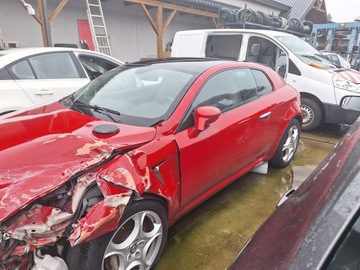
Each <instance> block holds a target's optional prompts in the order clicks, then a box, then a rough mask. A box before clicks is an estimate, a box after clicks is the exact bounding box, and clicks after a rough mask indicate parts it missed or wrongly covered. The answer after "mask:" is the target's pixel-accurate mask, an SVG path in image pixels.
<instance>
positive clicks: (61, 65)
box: [6, 52, 89, 105]
mask: <svg viewBox="0 0 360 270" xmlns="http://www.w3.org/2000/svg"><path fill="white" fill-rule="evenodd" d="M74 59H75V60H76V58H75V56H74V55H73V54H72V53H70V52H51V53H44V54H39V55H35V56H31V57H28V58H24V59H22V60H20V61H17V62H15V63H13V64H10V65H8V66H7V67H6V68H7V70H8V71H9V72H10V74H11V75H12V77H13V78H14V80H15V82H16V84H17V85H18V86H19V87H20V88H21V89H22V90H23V91H24V93H25V94H26V95H27V96H28V97H29V99H30V100H31V101H32V103H33V104H34V105H39V104H42V103H46V102H50V101H56V100H59V99H60V98H62V97H64V96H67V95H69V94H71V93H73V92H74V91H76V90H78V89H79V88H80V87H82V86H84V85H85V84H86V83H88V82H89V79H88V78H87V77H86V74H85V73H84V71H83V70H82V69H81V67H80V64H79V63H77V62H76V61H74Z"/></svg>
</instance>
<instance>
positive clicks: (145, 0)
mask: <svg viewBox="0 0 360 270" xmlns="http://www.w3.org/2000/svg"><path fill="white" fill-rule="evenodd" d="M124 2H125V3H128V4H130V3H132V4H139V5H140V6H141V8H142V9H143V11H144V13H145V16H146V17H147V19H148V20H149V22H150V24H151V26H152V28H153V29H154V31H155V33H156V37H157V56H158V57H164V56H165V53H164V51H163V35H164V33H165V31H166V29H167V28H168V26H169V24H170V23H171V21H172V19H173V18H174V17H175V14H176V12H181V13H186V14H192V15H197V16H203V17H208V18H210V19H211V20H212V22H213V23H214V25H215V27H216V28H219V25H218V23H217V18H218V14H217V13H213V12H208V11H204V10H200V9H194V8H189V7H183V6H179V5H176V4H170V3H165V2H161V1H156V0H124ZM149 8H157V11H156V18H155V19H154V18H153V17H152V16H151V14H150V11H149ZM165 9H166V10H169V11H170V14H169V15H168V17H167V18H166V21H165V22H164V10H165Z"/></svg>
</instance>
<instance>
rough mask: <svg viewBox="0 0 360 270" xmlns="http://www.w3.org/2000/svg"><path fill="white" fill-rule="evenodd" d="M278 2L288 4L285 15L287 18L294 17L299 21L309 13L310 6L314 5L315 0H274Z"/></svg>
mask: <svg viewBox="0 0 360 270" xmlns="http://www.w3.org/2000/svg"><path fill="white" fill-rule="evenodd" d="M274 1H276V2H278V3H280V4H283V5H287V6H290V7H291V9H290V10H289V12H288V14H287V15H286V18H287V19H290V18H296V19H299V20H300V21H304V20H305V16H306V15H307V14H308V13H309V11H310V10H311V8H312V7H313V6H314V4H315V2H316V0H302V1H299V0H274Z"/></svg>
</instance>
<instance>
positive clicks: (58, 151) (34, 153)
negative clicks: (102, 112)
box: [0, 62, 301, 244]
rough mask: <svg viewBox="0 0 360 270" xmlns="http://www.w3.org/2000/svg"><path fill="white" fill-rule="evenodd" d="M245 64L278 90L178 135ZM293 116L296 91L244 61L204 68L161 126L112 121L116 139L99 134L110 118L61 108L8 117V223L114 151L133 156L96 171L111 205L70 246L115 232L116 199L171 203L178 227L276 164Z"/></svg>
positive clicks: (4, 134) (1, 178)
mask: <svg viewBox="0 0 360 270" xmlns="http://www.w3.org/2000/svg"><path fill="white" fill-rule="evenodd" d="M242 66H247V67H254V68H258V69H264V70H265V71H266V72H267V73H268V74H269V76H270V77H273V81H272V83H273V87H274V92H273V93H272V94H269V95H265V96H263V97H262V98H260V99H258V100H257V101H256V102H251V103H248V104H245V105H243V106H240V107H238V108H236V109H233V110H231V111H228V112H226V113H223V114H221V115H220V117H219V118H218V119H217V120H216V121H215V122H213V123H211V124H210V125H209V126H208V127H207V128H205V130H203V131H200V132H198V133H197V134H195V135H194V133H193V132H192V131H193V129H194V127H190V128H188V129H184V130H182V131H180V132H176V129H177V128H178V125H179V123H180V122H181V120H182V118H183V115H184V113H185V112H186V111H187V109H188V107H189V103H191V102H192V100H193V99H194V97H195V96H196V95H197V93H198V91H199V89H201V87H202V85H203V83H204V82H206V80H207V79H208V78H209V77H210V76H212V75H213V74H215V73H217V72H219V71H221V70H223V69H227V68H235V67H242ZM267 111H271V112H272V114H271V118H270V119H269V120H268V121H261V120H259V116H260V115H262V114H263V113H264V112H267ZM295 116H298V117H300V116H301V111H300V107H299V95H298V93H297V92H296V91H295V90H294V89H292V88H291V87H289V86H287V85H286V84H285V83H284V81H283V80H282V79H281V78H280V77H279V76H278V75H277V74H275V73H274V72H273V71H272V70H270V69H268V68H265V67H264V66H261V65H256V64H252V63H236V62H234V63H228V64H226V65H222V66H221V67H220V66H217V67H214V68H211V69H208V70H207V71H205V72H204V73H203V74H202V75H201V76H200V77H199V78H198V79H197V80H196V81H195V82H194V83H193V84H192V85H191V87H190V88H189V89H188V92H187V94H186V95H185V96H184V97H183V99H182V100H181V102H180V103H179V105H178V107H177V108H176V109H175V111H174V112H173V114H172V115H171V116H170V118H169V119H167V120H166V121H164V122H162V123H161V124H159V125H157V126H155V127H135V126H128V125H123V124H117V123H112V124H113V125H116V126H117V127H118V128H119V130H120V132H119V133H118V134H116V135H114V136H112V137H108V138H100V137H96V135H95V134H94V133H93V128H94V127H95V126H97V125H99V124H103V123H107V122H106V121H103V120H98V119H95V118H93V117H89V116H87V115H84V114H81V113H78V112H75V111H72V110H70V109H66V108H64V107H63V106H61V105H60V104H59V103H53V104H50V105H46V106H43V107H39V108H36V109H33V110H29V111H26V112H22V113H20V114H12V115H9V118H7V119H5V120H3V121H1V122H0V160H1V162H0V187H1V189H0V198H1V199H0V222H2V221H4V220H6V219H7V218H9V217H11V216H13V215H14V214H15V213H17V212H19V211H21V209H24V208H25V207H27V206H28V205H30V204H31V203H32V202H34V201H35V200H37V199H38V198H40V197H43V196H44V195H46V194H49V193H51V192H52V191H54V190H56V189H57V188H59V187H60V186H61V185H63V184H64V183H65V182H67V181H69V179H70V178H71V177H72V176H74V175H76V174H77V173H80V172H82V171H84V170H89V169H91V168H94V167H95V166H97V165H99V164H100V163H101V162H104V161H107V160H108V159H109V158H110V155H111V154H113V153H115V152H119V151H125V152H126V154H118V155H116V156H114V157H112V158H111V160H109V161H108V162H104V163H103V164H102V165H101V166H100V167H96V170H94V172H93V173H94V176H93V177H94V178H95V179H96V181H97V184H98V185H99V187H100V190H101V191H102V192H103V194H104V200H103V201H101V202H99V203H97V204H96V205H94V206H93V208H91V209H90V211H89V212H88V213H87V214H86V216H85V217H83V218H82V219H80V221H79V223H78V224H77V225H75V231H74V233H73V234H72V235H71V236H70V241H71V243H72V244H77V243H81V242H83V241H86V240H88V239H94V238H96V237H99V236H101V235H102V234H104V233H107V232H109V231H111V230H113V229H114V228H115V227H116V225H117V223H118V222H119V220H120V218H121V214H122V209H123V208H124V207H125V206H126V204H127V200H123V201H122V203H120V204H114V205H111V204H110V205H109V204H108V203H107V200H108V199H109V198H111V196H114V195H121V194H123V195H124V197H126V196H128V197H129V196H130V195H131V194H132V193H135V194H137V195H142V194H143V193H148V194H153V195H156V196H160V197H162V198H164V199H165V200H166V201H167V203H168V219H169V224H170V225H171V224H172V223H174V222H175V221H176V220H177V219H178V218H180V217H181V216H182V215H183V214H185V213H186V212H187V211H189V210H190V209H192V208H193V207H195V206H196V205H197V204H199V203H200V202H202V201H203V200H205V199H206V198H208V197H209V196H211V195H213V194H214V193H215V192H217V191H219V190H220V189H221V188H223V187H224V186H226V185H228V184H229V183H230V182H232V181H233V180H235V179H236V178H237V177H239V176H241V175H242V174H244V173H246V172H248V171H249V170H250V169H251V168H252V167H253V166H255V165H256V164H258V163H259V162H261V161H263V160H268V159H269V158H271V157H272V155H273V154H274V152H275V149H276V147H277V145H278V143H279V140H280V138H281V136H282V134H283V132H284V129H285V127H286V126H287V124H288V123H289V121H291V119H293V118H294V117H295ZM269 138H270V139H269ZM129 149H132V150H131V151H129ZM154 168H156V170H157V171H158V172H159V173H157V171H156V170H155V169H154ZM159 174H160V175H159ZM79 190H81V189H79ZM115 197H116V196H115ZM48 216H49V214H46V213H44V217H42V218H43V220H42V219H41V218H39V222H41V223H43V224H45V223H46V222H47V221H46V220H47V217H48ZM18 222H19V221H18ZM50 235H51V232H50ZM54 235H57V232H56V233H55V231H54V232H53V235H52V236H54ZM30 240H31V239H30ZM30 240H29V242H30Z"/></svg>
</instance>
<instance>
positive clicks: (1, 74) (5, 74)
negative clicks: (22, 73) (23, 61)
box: [0, 68, 13, 81]
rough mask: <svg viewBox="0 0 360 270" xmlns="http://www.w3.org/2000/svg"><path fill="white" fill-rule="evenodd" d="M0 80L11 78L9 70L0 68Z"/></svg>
mask: <svg viewBox="0 0 360 270" xmlns="http://www.w3.org/2000/svg"><path fill="white" fill-rule="evenodd" d="M1 80H13V78H12V77H11V75H10V73H9V71H7V69H6V68H2V69H0V81H1Z"/></svg>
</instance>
